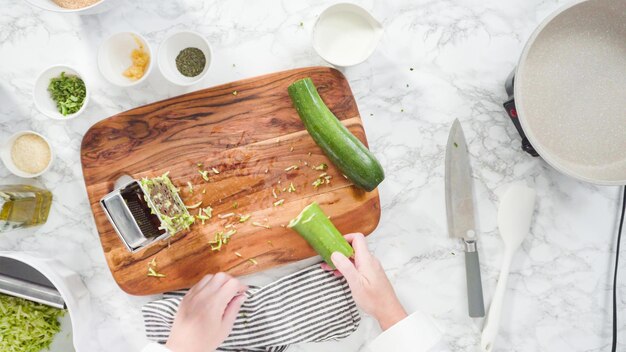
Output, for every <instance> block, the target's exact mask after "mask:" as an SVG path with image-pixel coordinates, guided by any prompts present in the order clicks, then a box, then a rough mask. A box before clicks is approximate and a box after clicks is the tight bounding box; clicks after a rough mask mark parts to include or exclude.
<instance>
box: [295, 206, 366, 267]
mask: <svg viewBox="0 0 626 352" xmlns="http://www.w3.org/2000/svg"><path fill="white" fill-rule="evenodd" d="M287 227H288V228H290V229H293V230H294V231H296V232H297V233H298V234H300V236H302V237H303V238H304V239H305V240H306V241H307V242H308V243H309V244H310V245H311V247H313V249H315V251H316V252H317V253H318V254H319V255H320V256H322V259H324V261H325V262H326V264H328V265H329V266H330V267H331V268H333V269H335V265H334V264H333V261H332V260H331V259H330V256H331V255H332V254H333V252H340V253H342V254H343V255H345V256H346V257H348V258H350V257H352V256H353V255H354V250H353V249H352V246H350V244H349V243H348V241H346V239H345V238H343V236H342V235H341V233H340V232H339V230H337V228H336V227H335V225H333V223H332V222H331V221H330V220H329V219H328V216H326V214H324V212H323V211H322V209H321V208H320V206H319V205H318V204H317V203H315V202H313V203H311V204H309V205H308V206H306V207H305V208H304V209H302V212H300V215H298V216H297V217H296V218H295V219H293V220H291V221H290V222H289V225H287Z"/></svg>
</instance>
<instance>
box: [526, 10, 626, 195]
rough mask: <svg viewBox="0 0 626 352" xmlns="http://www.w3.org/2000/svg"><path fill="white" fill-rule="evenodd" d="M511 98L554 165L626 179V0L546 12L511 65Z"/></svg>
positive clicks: (592, 178)
mask: <svg viewBox="0 0 626 352" xmlns="http://www.w3.org/2000/svg"><path fill="white" fill-rule="evenodd" d="M515 103H516V106H517V114H518V116H519V120H520V123H521V125H522V128H523V129H524V132H525V133H526V136H527V137H528V139H529V141H530V142H531V144H532V145H533V146H534V147H535V149H536V150H537V152H538V153H539V154H540V155H541V157H543V159H544V160H546V161H547V162H548V163H549V164H550V165H552V166H553V167H554V168H556V169H557V170H559V171H561V172H563V173H565V174H567V175H570V176H573V177H575V178H578V179H580V180H584V181H587V182H591V183H596V184H603V185H623V184H626V0H586V1H575V2H573V3H572V4H570V5H568V6H566V7H564V8H562V9H560V10H559V11H557V12H556V13H554V14H552V15H551V16H550V17H548V18H547V19H546V20H545V21H544V22H543V23H542V24H541V25H540V26H539V28H537V30H535V32H534V33H533V34H532V36H531V37H530V39H529V41H528V43H527V44H526V47H525V48H524V51H523V53H522V57H521V59H520V62H519V65H518V66H517V72H516V74H515Z"/></svg>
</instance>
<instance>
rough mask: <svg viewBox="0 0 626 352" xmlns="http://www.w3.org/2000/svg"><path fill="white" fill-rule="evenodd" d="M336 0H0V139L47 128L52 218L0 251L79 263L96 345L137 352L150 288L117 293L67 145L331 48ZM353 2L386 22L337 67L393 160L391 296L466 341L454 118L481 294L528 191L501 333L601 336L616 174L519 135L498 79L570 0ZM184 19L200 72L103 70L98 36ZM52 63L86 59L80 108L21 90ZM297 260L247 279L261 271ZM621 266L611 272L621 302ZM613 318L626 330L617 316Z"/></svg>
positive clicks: (585, 343)
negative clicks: (473, 208) (319, 40)
mask: <svg viewBox="0 0 626 352" xmlns="http://www.w3.org/2000/svg"><path fill="white" fill-rule="evenodd" d="M332 3H334V2H333V1H327V0H323V1H316V2H315V4H312V3H311V2H309V1H305V0H282V1H279V0H263V1H245V0H230V1H205V0H181V1H150V0H138V1H126V2H125V5H123V6H118V7H116V8H114V9H112V10H110V11H108V12H105V13H102V14H98V15H88V16H77V15H73V14H58V13H52V12H46V11H42V10H39V9H37V8H34V7H31V6H29V5H28V4H27V3H26V2H25V1H15V0H0V8H2V11H0V140H4V139H6V138H7V137H8V136H9V135H10V134H12V133H14V132H17V131H20V130H24V129H32V130H35V131H37V132H39V133H42V134H44V135H45V136H47V137H48V138H49V139H50V141H51V143H52V146H53V149H54V152H55V153H56V159H55V161H54V165H53V167H52V169H51V170H50V171H49V172H47V173H46V174H45V175H44V176H42V177H40V178H38V179H36V180H34V181H32V182H34V183H35V184H39V185H43V186H45V187H46V188H48V189H50V190H52V192H53V193H54V196H55V199H54V204H53V208H52V211H51V214H50V218H49V221H48V223H46V224H45V225H44V226H42V227H40V228H36V229H25V230H20V231H14V232H8V233H2V234H0V250H11V251H37V252H39V253H41V255H42V256H48V257H53V258H56V259H58V260H59V261H61V262H63V263H64V264H65V265H67V266H68V267H70V268H72V269H73V270H75V271H77V272H78V273H80V275H81V277H82V279H83V280H84V282H85V284H86V285H87V287H88V289H89V291H90V292H91V298H92V306H93V327H92V329H93V337H92V338H93V339H94V340H96V343H97V344H98V345H99V346H100V349H99V350H98V351H138V350H139V349H140V348H141V347H142V345H143V344H145V338H144V332H143V326H142V318H141V313H140V307H141V305H142V304H143V303H144V302H146V301H147V300H148V299H150V297H132V296H128V295H126V294H125V293H124V292H122V291H121V290H120V289H119V288H118V287H117V286H116V284H115V283H114V281H113V279H112V276H111V274H110V273H109V270H108V268H107V266H106V264H105V260H104V256H103V253H102V249H101V247H100V243H99V241H98V238H97V235H96V233H95V227H94V222H93V218H92V216H91V212H90V209H89V206H88V202H87V197H86V192H85V186H84V183H83V180H82V173H81V167H80V161H79V148H80V142H81V138H82V136H83V134H84V133H85V131H86V130H87V129H88V128H89V127H90V126H91V125H93V124H94V123H95V122H97V121H99V120H101V119H103V118H105V117H107V116H110V115H113V114H115V113H118V112H121V111H124V110H127V109H130V108H133V107H136V106H139V105H143V104H146V103H150V102H154V101H157V100H160V99H163V98H166V97H171V96H174V95H178V94H180V93H183V92H186V91H190V90H196V89H200V88H204V87H210V86H213V85H216V84H220V83H224V82H228V81H233V80H237V79H241V78H247V77H251V76H255V75H259V74H263V73H269V72H273V71H279V70H284V69H290V68H295V67H302V66H312V65H325V64H326V63H325V62H324V61H323V60H322V59H321V58H320V57H319V56H318V55H316V53H315V52H314V50H313V48H312V46H311V40H310V38H311V30H312V26H313V24H314V21H315V19H316V16H317V15H318V14H319V13H320V12H321V11H322V10H323V9H324V8H325V7H327V6H328V5H330V4H332ZM358 3H360V4H361V5H362V6H364V7H365V8H367V9H369V10H371V12H372V13H373V15H374V16H375V17H376V18H378V19H379V20H380V21H381V22H382V23H383V25H384V27H385V33H384V35H383V38H382V41H381V43H380V45H379V47H378V49H377V50H376V52H375V53H374V54H373V56H372V57H371V58H370V59H369V60H368V61H366V62H365V63H363V64H361V65H358V66H356V67H353V68H348V69H342V71H343V72H344V73H345V75H346V77H347V79H348V80H349V82H350V84H351V86H352V90H353V92H354V94H355V97H356V100H357V103H358V104H359V109H360V111H361V115H362V116H363V120H364V123H365V128H366V131H367V135H368V139H369V142H370V146H371V148H372V149H373V151H374V153H375V154H376V155H377V156H378V157H379V158H380V161H381V162H382V164H383V166H384V169H385V171H386V174H387V178H386V180H385V181H384V182H383V183H382V185H381V186H380V195H381V203H382V209H383V210H382V219H381V222H380V225H379V227H378V229H377V230H376V231H375V232H374V234H373V235H372V236H371V237H369V243H370V246H371V249H372V251H373V252H374V254H375V255H376V256H377V257H378V258H380V260H381V261H382V264H383V266H384V267H385V269H386V270H387V272H388V274H389V277H390V278H391V280H392V282H393V284H394V286H395V288H396V290H397V292H398V295H399V296H400V298H401V300H402V302H403V303H404V304H405V305H406V306H407V308H408V309H409V310H416V309H419V310H422V311H424V312H426V313H428V314H431V315H432V316H433V317H434V318H435V319H436V320H437V321H438V323H439V325H440V326H441V327H442V328H443V329H444V330H445V339H446V341H447V343H448V344H449V346H450V349H451V350H452V351H474V350H475V349H476V346H477V345H478V342H479V336H480V331H481V328H482V325H483V320H482V319H471V318H469V317H468V316H467V303H466V295H465V271H464V261H463V253H462V247H461V244H460V243H458V242H457V241H454V240H451V239H449V238H448V236H447V229H446V217H445V205H444V196H443V195H444V182H443V174H444V167H443V160H444V151H445V143H446V139H447V135H448V131H449V127H450V125H451V123H452V121H453V120H454V119H455V118H458V119H460V120H461V122H462V123H463V127H464V130H465V133H466V136H467V139H468V143H469V149H470V153H471V155H472V164H473V169H474V179H475V190H476V194H477V213H478V214H477V215H478V230H479V236H480V243H479V251H480V257H481V269H482V275H483V287H484V291H485V301H486V304H488V303H489V302H490V300H491V297H492V294H493V291H494V288H495V285H496V280H497V275H498V272H499V265H500V261H501V258H502V250H503V246H502V242H501V240H500V238H499V235H498V231H497V226H496V214H497V205H498V198H497V194H498V190H499V189H501V187H502V186H504V185H506V184H508V183H509V182H512V181H516V180H526V181H527V182H528V183H529V184H531V185H533V187H535V188H536V190H537V194H538V198H537V208H536V213H535V217H534V221H533V225H532V230H531V235H530V236H529V237H528V238H527V239H526V240H525V241H524V243H523V245H522V248H521V251H520V252H518V253H517V255H516V256H515V259H514V262H513V265H512V273H511V276H510V278H509V283H508V290H507V297H506V301H505V304H504V312H503V318H502V328H501V330H500V336H499V339H498V340H497V348H496V350H501V351H503V350H506V351H600V350H607V348H608V347H609V346H610V340H611V313H610V312H611V278H612V265H613V264H612V263H613V260H614V253H613V252H612V251H613V248H614V242H615V232H616V222H617V207H618V198H619V189H618V188H617V187H596V186H592V185H589V184H585V183H582V182H578V181H576V180H573V179H571V178H568V177H566V176H563V175H561V174H559V173H558V172H556V171H555V170H554V169H552V168H551V167H549V166H548V165H547V164H546V163H545V162H543V161H542V160H541V159H538V158H532V157H530V156H528V155H527V154H526V153H524V152H522V151H521V150H520V138H519V136H518V134H517V132H516V131H515V129H514V127H513V125H512V124H511V122H510V121H509V119H508V117H507V116H506V115H505V112H504V110H503V108H502V102H503V101H504V100H505V99H506V94H505V92H504V88H503V83H504V80H505V78H506V77H507V75H508V74H509V73H510V72H511V70H512V69H513V68H514V67H515V65H516V61H517V59H518V57H519V55H520V53H521V49H522V47H523V45H524V43H525V41H526V38H528V37H529V35H530V33H531V32H532V31H533V29H534V28H535V27H536V26H537V24H538V23H539V22H540V21H541V20H542V19H543V18H545V17H546V16H547V15H548V14H549V13H550V12H552V11H553V10H555V9H556V8H558V7H559V6H562V5H563V4H564V3H566V2H565V1H554V0H525V1H514V0H509V1H501V0H480V1H479V0H445V1H441V0H396V1H373V0H364V1H358ZM300 22H302V26H301V25H300ZM183 29H191V30H194V31H197V32H199V33H202V34H203V35H205V36H206V38H207V39H208V40H209V42H210V43H211V45H212V47H213V51H214V58H213V63H212V66H211V68H210V72H209V74H208V75H207V76H206V78H205V79H204V80H203V81H202V82H201V83H199V84H197V85H195V86H193V87H190V88H185V89H183V88H176V87H173V86H171V85H168V84H167V83H166V82H165V81H164V79H163V78H162V77H161V76H160V73H159V72H158V70H154V71H153V72H152V74H151V76H150V77H149V78H148V80H147V81H146V82H145V83H144V84H142V85H140V86H139V87H137V88H132V89H121V88H117V87H113V86H111V85H110V84H108V83H107V82H106V81H105V80H104V79H103V77H101V76H100V74H99V72H98V70H97V65H96V52H97V48H98V46H99V44H100V43H101V41H102V40H103V39H104V38H105V37H106V36H108V35H110V34H113V33H116V32H119V31H124V30H133V31H137V32H139V33H141V34H143V35H144V36H145V37H146V38H147V39H148V41H149V43H150V44H151V45H152V46H153V48H154V49H156V47H157V46H158V44H159V43H160V41H161V40H162V39H163V38H164V37H165V36H167V35H168V34H169V33H172V32H174V31H178V30H183ZM57 63H66V64H72V65H75V66H76V67H77V68H79V69H80V70H82V72H83V74H84V75H85V76H86V80H87V84H88V85H89V87H90V88H91V92H92V95H91V102H90V105H89V106H88V108H87V109H86V111H85V112H84V114H83V115H82V116H80V117H78V118H77V119H74V120H70V121H54V120H51V119H49V118H47V117H45V116H44V115H42V114H41V113H39V112H38V111H37V109H36V108H35V106H34V104H33V99H32V89H33V84H34V81H35V79H36V77H37V75H38V73H39V72H40V71H41V70H43V69H44V68H46V67H47V66H50V65H52V64H57ZM0 178H1V180H2V183H3V184H7V183H20V182H23V181H24V180H22V179H19V178H17V177H14V176H12V175H10V174H9V172H8V170H6V169H5V168H4V167H0ZM304 264H305V263H298V264H295V265H290V266H286V267H283V268H280V269H277V270H270V271H267V272H264V273H262V274H258V275H253V276H250V277H247V278H245V280H246V281H247V282H250V283H263V282H268V281H270V280H271V279H273V278H276V277H279V276H281V275H283V274H285V273H287V272H291V271H294V270H295V269H296V267H298V266H302V265H304ZM624 275H626V274H624V272H623V271H622V273H621V274H620V280H621V285H620V288H621V291H620V297H619V301H620V302H621V303H622V304H624V302H626V289H625V288H626V287H625V285H626V284H625V283H626V277H625V276H624ZM377 333H378V330H377V328H376V325H375V324H374V322H373V321H372V320H371V319H369V318H366V319H365V320H364V323H363V324H362V326H361V327H360V328H359V330H358V331H357V332H356V333H355V334H353V335H352V336H350V337H349V338H347V339H346V340H343V341H340V342H329V343H324V344H316V345H302V346H297V347H294V348H293V349H292V350H293V351H337V350H341V351H360V350H363V348H364V345H365V343H366V341H368V340H370V339H372V338H373V337H375V336H376V334H377ZM620 333H621V336H622V337H623V339H622V340H624V339H626V324H625V323H624V320H622V322H621V324H620ZM621 346H622V349H625V348H626V345H621ZM92 352H97V351H92Z"/></svg>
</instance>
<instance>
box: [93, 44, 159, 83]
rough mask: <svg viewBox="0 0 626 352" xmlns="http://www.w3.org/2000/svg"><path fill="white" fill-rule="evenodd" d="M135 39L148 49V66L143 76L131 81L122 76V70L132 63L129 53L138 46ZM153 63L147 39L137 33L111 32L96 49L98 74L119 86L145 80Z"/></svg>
mask: <svg viewBox="0 0 626 352" xmlns="http://www.w3.org/2000/svg"><path fill="white" fill-rule="evenodd" d="M137 41H139V42H140V43H141V44H143V47H144V49H145V50H146V51H148V55H150V61H149V62H148V68H146V71H145V72H144V74H143V76H142V77H141V78H140V79H138V80H136V81H133V80H131V79H130V78H127V77H126V76H124V71H126V69H128V68H129V67H130V66H131V65H132V63H133V61H132V59H131V54H132V52H133V50H134V49H137V48H138V47H139V44H138V43H137ZM153 64H154V55H153V53H152V48H150V44H148V41H147V40H146V39H145V38H144V37H142V36H141V35H139V34H137V33H133V32H121V33H117V34H113V35H112V36H110V37H109V38H107V39H106V40H105V41H104V42H103V43H102V44H101V45H100V49H98V69H99V70H100V74H102V76H104V78H106V80H107V81H109V82H110V83H111V84H114V85H116V86H119V87H132V86H136V85H138V84H140V83H141V82H143V81H145V80H146V78H147V77H148V76H149V75H150V72H151V71H152V66H153Z"/></svg>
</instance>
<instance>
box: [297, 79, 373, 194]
mask: <svg viewBox="0 0 626 352" xmlns="http://www.w3.org/2000/svg"><path fill="white" fill-rule="evenodd" d="M288 91H289V96H290V97H291V101H292V102H293V105H294V107H295V108H296V110H297V111H298V115H300V119H301V120H302V122H303V123H304V126H305V127H306V129H307V131H309V134H310V135H311V137H313V139H314V140H315V143H317V145H319V146H320V147H321V148H322V150H323V151H324V153H325V154H326V156H327V157H328V158H329V159H330V160H331V161H332V162H333V164H335V166H337V168H339V170H340V171H341V172H342V173H343V174H344V175H346V177H348V179H350V181H352V182H353V183H354V184H355V185H356V186H358V187H360V188H362V189H364V190H366V191H368V192H369V191H371V190H373V189H374V188H376V186H378V184H379V183H381V182H382V181H383V179H384V178H385V173H384V171H383V168H382V166H380V163H379V162H378V160H377V159H376V157H375V156H374V154H372V152H370V151H369V150H368V149H367V148H366V147H365V146H364V145H363V143H361V141H360V140H359V139H358V138H356V137H355V136H354V135H353V134H352V133H350V131H348V129H347V128H346V127H345V126H344V125H342V124H341V122H340V121H339V120H338V119H337V117H335V115H334V114H333V113H332V112H331V111H330V110H329V109H328V107H327V106H326V104H324V101H323V100H322V98H321V97H320V96H319V94H318V93H317V89H316V88H315V85H314V84H313V81H312V80H311V78H308V77H307V78H304V79H301V80H298V81H295V82H293V83H292V84H291V85H290V86H289V88H288Z"/></svg>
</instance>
